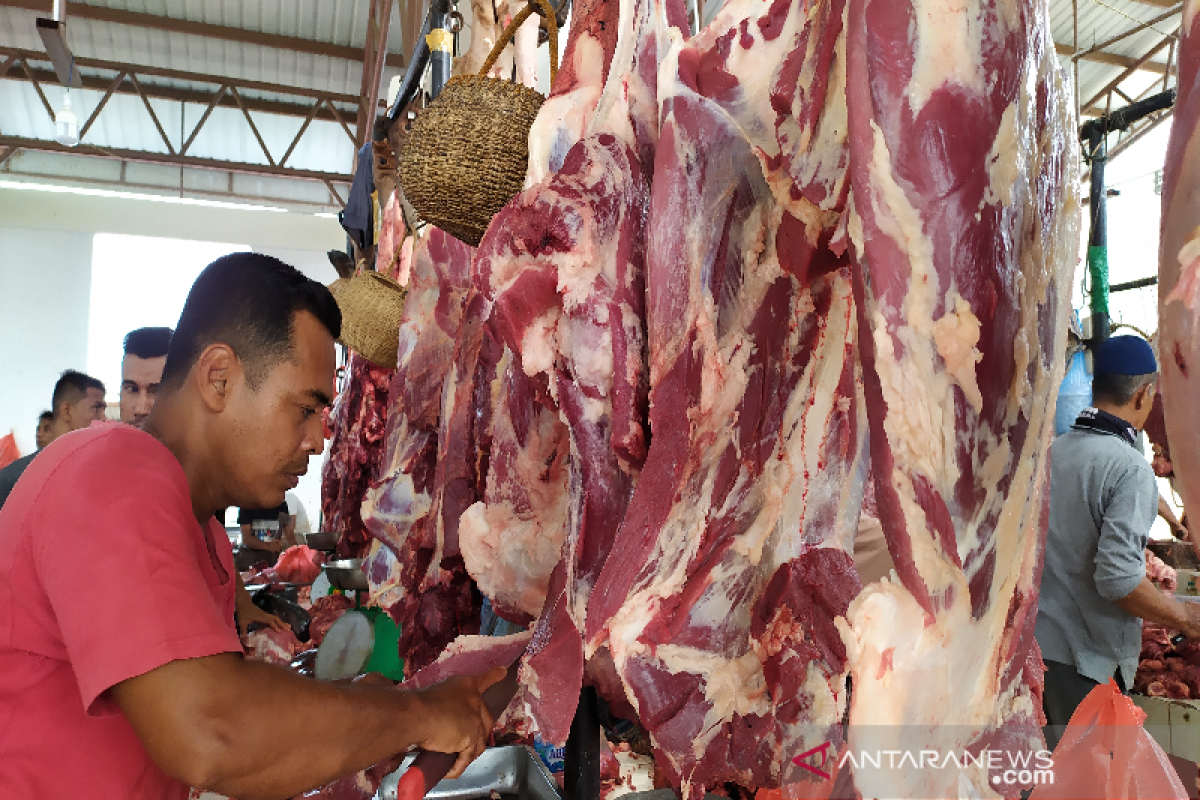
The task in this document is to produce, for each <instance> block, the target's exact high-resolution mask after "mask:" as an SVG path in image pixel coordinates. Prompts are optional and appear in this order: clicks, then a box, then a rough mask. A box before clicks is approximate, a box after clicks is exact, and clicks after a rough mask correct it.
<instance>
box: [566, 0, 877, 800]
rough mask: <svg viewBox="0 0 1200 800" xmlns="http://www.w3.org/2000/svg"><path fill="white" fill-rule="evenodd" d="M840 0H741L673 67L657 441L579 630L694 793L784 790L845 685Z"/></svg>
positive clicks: (848, 389)
mask: <svg viewBox="0 0 1200 800" xmlns="http://www.w3.org/2000/svg"><path fill="white" fill-rule="evenodd" d="M842 11H843V5H842V4H841V3H830V4H823V5H820V6H813V7H812V8H811V9H809V8H807V7H806V6H805V5H804V4H799V3H786V2H778V3H774V4H768V3H761V2H736V1H735V2H732V3H730V4H727V5H726V6H725V7H724V8H723V9H722V10H721V11H720V12H719V13H718V15H717V17H716V18H715V19H714V21H713V22H712V23H711V24H710V25H709V26H708V27H707V28H706V29H705V30H704V31H702V32H701V33H699V34H698V35H697V36H696V37H694V38H693V39H692V40H690V41H689V42H687V43H686V44H684V45H682V46H681V47H678V48H677V49H674V50H672V51H670V52H669V53H668V54H667V55H666V56H665V58H664V63H663V66H662V68H661V71H660V82H659V100H660V102H661V104H662V106H661V107H662V118H661V132H660V137H659V141H658V148H657V152H656V156H655V167H654V176H653V188H652V200H651V207H650V217H649V222H648V230H649V239H648V243H647V285H648V311H647V324H648V329H649V357H650V365H649V366H650V371H651V379H650V384H651V386H652V387H653V388H652V390H651V395H650V400H651V410H650V428H651V430H652V431H653V439H652V441H651V445H650V449H649V455H648V457H647V460H646V464H645V467H644V469H643V471H642V473H641V477H640V479H639V481H638V484H637V486H636V488H635V491H634V495H633V500H632V502H631V504H630V507H629V511H628V513H627V514H626V516H625V519H624V522H623V524H622V527H621V530H620V533H619V535H618V539H617V542H616V543H615V545H614V546H613V548H612V552H611V555H610V556H609V558H608V561H607V563H606V564H605V566H604V570H603V572H602V574H601V576H600V579H599V581H598V582H597V583H596V588H595V590H594V591H593V593H592V597H591V600H590V602H589V604H588V610H587V614H588V616H587V635H588V640H589V644H590V646H591V647H597V646H607V647H608V648H609V649H610V650H611V652H612V656H613V659H614V661H615V665H616V669H617V671H618V673H619V674H620V676H621V678H622V680H623V682H624V685H625V687H626V689H627V691H628V692H629V694H630V697H631V699H632V700H633V702H634V706H635V707H636V709H637V712H638V715H639V717H640V720H641V722H642V724H643V725H644V726H645V727H646V728H647V729H648V730H649V732H650V734H651V737H652V740H653V743H654V746H655V748H656V751H657V753H658V762H659V764H660V765H661V766H662V767H663V768H664V770H665V771H666V772H667V774H668V776H669V778H670V779H671V781H672V782H673V783H675V784H676V785H682V787H683V789H684V790H685V792H687V793H688V794H690V795H692V796H698V795H699V794H700V793H702V792H703V791H704V788H705V787H706V786H709V785H712V784H714V783H719V782H724V781H736V782H739V783H743V784H745V785H754V786H765V785H778V783H779V781H781V780H782V778H783V775H782V769H783V766H784V765H785V764H787V763H788V760H789V756H790V755H791V754H794V753H801V752H804V751H805V750H807V749H809V748H811V747H813V746H816V745H819V744H821V743H822V742H823V741H825V740H826V739H827V738H828V737H829V736H830V735H831V731H830V728H831V726H833V725H834V724H835V723H836V722H837V721H838V720H839V719H840V716H841V715H840V713H839V706H840V705H841V704H842V703H844V699H845V694H844V692H843V691H842V688H843V673H844V670H845V666H846V664H845V658H846V653H845V649H844V646H843V644H842V640H841V636H840V635H839V633H838V631H837V629H836V628H835V626H834V624H833V619H834V618H835V617H837V616H839V615H841V614H843V613H844V612H845V610H846V607H847V605H848V604H849V602H850V600H851V599H852V598H853V597H854V595H855V594H857V592H858V588H859V587H858V581H857V578H856V575H855V573H854V569H853V565H852V563H851V560H850V557H849V556H848V555H847V553H846V549H845V548H847V547H848V542H849V539H850V537H852V532H853V530H854V529H855V527H856V523H857V518H858V503H859V500H860V497H861V494H860V486H859V484H858V481H857V480H856V476H857V474H858V473H859V471H860V470H859V464H860V456H861V453H862V428H861V426H860V413H861V406H860V405H859V398H858V393H857V391H856V388H855V384H856V381H855V370H856V364H855V338H856V334H857V326H856V322H855V314H854V303H853V298H852V291H851V281H850V271H849V261H848V259H847V258H846V257H845V255H844V248H842V249H841V250H840V252H838V251H834V250H833V249H831V248H830V247H829V242H830V240H831V238H832V237H833V235H834V233H835V232H836V229H837V223H838V221H839V219H840V216H841V213H842V212H843V210H844V201H845V182H844V179H843V177H842V172H843V170H844V163H845V158H846V153H845V149H844V135H845V130H844V125H842V126H841V130H840V131H839V130H838V128H839V124H838V119H839V118H841V119H844V111H839V109H842V108H843V106H844V100H843V98H842V95H841V88H842V85H843V84H842V81H843V80H844V69H845V54H844V50H843V48H842V46H841V25H842V16H843V15H842ZM802 75H803V76H805V78H804V79H803V80H802V79H801V78H800V76H802ZM801 86H802V87H803V89H801V88H800V87H801Z"/></svg>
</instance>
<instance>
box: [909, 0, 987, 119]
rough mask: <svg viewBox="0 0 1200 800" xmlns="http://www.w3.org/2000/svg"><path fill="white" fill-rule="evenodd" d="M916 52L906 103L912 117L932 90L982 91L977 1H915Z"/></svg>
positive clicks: (980, 24)
mask: <svg viewBox="0 0 1200 800" xmlns="http://www.w3.org/2000/svg"><path fill="white" fill-rule="evenodd" d="M912 6H913V21H914V23H915V27H916V30H915V31H914V34H913V35H914V36H915V39H916V53H915V55H914V57H913V68H912V78H911V79H910V80H909V83H908V102H909V107H910V108H911V109H912V114H913V116H914V117H915V116H916V115H917V114H918V113H919V112H920V110H921V108H922V107H924V105H925V103H926V102H928V100H929V98H930V96H932V95H933V93H934V92H935V91H937V90H938V89H940V88H942V87H943V86H946V85H947V84H952V83H953V84H958V85H960V86H963V87H964V88H966V89H969V90H970V91H974V92H979V93H982V92H983V91H984V79H983V63H982V62H983V58H982V55H981V52H980V51H981V46H982V43H983V20H982V18H981V17H982V15H981V13H980V12H981V9H980V2H979V0H914V2H913V4H912Z"/></svg>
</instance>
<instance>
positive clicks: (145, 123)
mask: <svg viewBox="0 0 1200 800" xmlns="http://www.w3.org/2000/svg"><path fill="white" fill-rule="evenodd" d="M1074 4H1075V5H1077V8H1078V32H1079V37H1078V41H1075V39H1074V34H1073V29H1074V25H1073V14H1074V11H1073V0H1049V12H1050V13H1049V22H1050V28H1051V32H1052V34H1053V37H1054V40H1055V42H1056V43H1057V44H1058V45H1060V46H1067V47H1072V48H1074V49H1076V50H1086V49H1088V48H1091V47H1093V46H1095V45H1096V44H1099V43H1103V42H1106V41H1107V40H1109V39H1111V38H1113V37H1115V36H1118V35H1120V34H1121V33H1123V32H1125V31H1128V30H1130V29H1132V28H1134V27H1135V26H1138V25H1142V24H1145V23H1147V22H1150V21H1151V20H1154V19H1155V18H1156V17H1160V16H1163V14H1164V12H1166V11H1167V10H1168V9H1165V8H1163V7H1161V6H1159V5H1155V4H1152V3H1150V2H1138V1H1137V0H1074ZM81 5H87V6H95V7H103V8H106V9H113V10H117V11H124V12H131V13H134V14H145V15H151V16H156V17H167V18H170V19H173V20H185V21H188V22H193V23H203V24H207V25H217V26H222V27H225V28H236V29H241V30H244V31H253V32H256V33H261V34H267V35H277V36H286V37H296V38H299V39H306V40H311V41H314V42H322V43H326V44H329V45H336V46H339V47H352V48H358V49H360V50H361V48H362V47H363V46H364V42H365V40H366V32H367V17H368V13H369V7H370V0H90V1H89V2H88V3H80V2H76V1H74V0H73V1H72V2H70V3H69V5H68V25H67V34H66V36H67V41H68V44H69V46H70V48H71V49H72V51H73V52H74V54H75V55H76V57H82V58H93V59H101V60H106V61H112V62H122V63H132V64H137V65H142V66H150V67H155V68H159V69H173V70H180V71H186V72H189V73H196V74H200V75H211V76H215V77H219V78H230V79H235V80H244V81H257V82H263V83H270V84H278V85H281V86H291V87H297V88H302V89H307V90H313V91H319V92H329V93H333V94H338V95H343V96H349V97H357V96H358V95H359V93H360V89H361V83H362V62H361V60H358V61H355V60H351V59H348V58H342V57H335V56H329V55H316V54H313V53H306V52H296V51H295V50H292V49H286V48H279V47H270V46H264V45H261V44H251V43H246V42H238V41H229V40H223V39H220V38H213V37H210V36H197V35H188V34H184V33H179V32H173V31H167V30H160V29H156V28H148V27H134V26H132V25H126V24H119V23H116V22H107V21H100V20H94V19H88V18H86V17H85V16H71V15H70V8H72V7H74V8H75V9H77V10H78V8H79V7H80V6H81ZM462 5H463V11H464V13H465V14H466V15H467V16H468V17H469V3H463V4H462ZM720 5H721V2H720V1H719V0H707V2H705V11H706V16H711V15H712V14H714V13H715V11H716V9H717V8H719V6H720ZM401 7H402V6H401V3H400V2H399V0H397V2H395V3H394V8H393V11H392V14H393V16H392V19H391V23H390V33H389V50H390V51H392V52H398V51H399V48H400V42H401V40H402V35H401V34H402V31H401V26H402V21H401V14H400V8H401ZM37 16H38V12H34V11H31V10H28V9H20V8H13V7H7V6H6V7H0V45H6V46H9V47H17V48H21V49H24V50H29V51H34V52H39V53H40V52H42V51H43V45H42V42H41V39H40V37H39V36H38V35H37V32H36V29H35V26H34V19H35V17H37ZM1178 24H1179V14H1178V12H1177V11H1176V12H1174V15H1173V16H1171V17H1170V18H1168V19H1164V20H1162V21H1160V22H1158V23H1155V24H1154V25H1153V26H1152V27H1148V28H1146V29H1145V30H1143V31H1140V32H1139V33H1136V34H1133V35H1130V36H1128V37H1126V38H1124V39H1122V40H1121V41H1120V42H1116V43H1114V44H1112V45H1108V46H1106V47H1105V52H1106V53H1107V54H1109V55H1110V56H1115V57H1118V58H1124V59H1127V60H1137V59H1140V58H1142V57H1143V56H1144V54H1145V53H1146V52H1148V51H1149V50H1150V49H1151V48H1153V47H1154V46H1155V45H1156V44H1158V43H1159V42H1160V41H1162V39H1163V37H1164V36H1165V35H1169V34H1171V33H1172V32H1173V31H1175V30H1176V29H1177V27H1178ZM468 37H469V33H467V34H466V35H465V36H464V39H466V38H468ZM1167 60H1168V52H1167V50H1166V49H1164V50H1163V51H1162V52H1160V53H1158V54H1157V55H1156V56H1155V57H1154V58H1153V59H1152V61H1153V62H1155V63H1157V64H1160V65H1162V64H1166V62H1167ZM1061 63H1062V64H1063V66H1064V68H1065V69H1066V70H1067V73H1068V74H1069V75H1072V74H1075V70H1074V69H1073V64H1072V60H1071V58H1070V56H1069V55H1064V56H1062V57H1061ZM43 66H44V65H43ZM1124 70H1125V67H1124V66H1123V65H1122V64H1112V63H1099V62H1097V61H1094V60H1087V59H1084V60H1079V61H1078V71H1077V75H1078V86H1079V89H1078V94H1079V98H1080V100H1081V101H1085V102H1086V101H1088V100H1090V99H1091V98H1092V97H1093V96H1094V95H1096V94H1097V93H1098V92H1099V91H1101V90H1102V89H1103V88H1104V87H1106V86H1107V85H1108V84H1109V83H1110V82H1111V81H1113V80H1114V79H1116V78H1117V77H1118V76H1120V75H1121V74H1122V72H1123V71H1124ZM81 71H83V72H85V74H90V75H93V76H99V77H102V78H104V79H106V80H107V79H109V78H111V77H112V76H113V74H114V73H113V72H111V71H109V72H105V71H103V70H98V69H91V70H89V69H87V68H81ZM397 71H398V70H396V69H394V68H386V69H385V70H384V74H383V80H382V86H381V90H380V91H381V93H385V92H386V88H385V87H386V86H387V84H388V82H389V80H390V78H391V77H392V76H393V75H394V74H396V72H397ZM143 81H144V82H145V83H152V84H155V85H158V86H168V87H173V88H176V89H191V90H196V91H200V92H209V93H211V92H212V91H214V90H215V89H216V85H215V84H212V83H196V82H189V81H181V80H173V79H169V78H164V77H146V78H143ZM1161 81H1162V75H1161V71H1160V73H1159V74H1156V73H1154V72H1146V71H1139V72H1136V73H1134V74H1132V75H1131V76H1129V77H1128V78H1127V79H1125V80H1124V81H1123V82H1122V84H1121V88H1122V90H1123V91H1124V92H1125V93H1126V94H1127V95H1129V96H1131V97H1137V96H1138V95H1139V94H1141V93H1142V92H1144V91H1145V92H1149V91H1154V89H1155V87H1156V86H1161V85H1162V83H1161ZM1170 85H1174V81H1173V79H1172V80H1171V81H1170ZM45 89H46V91H47V94H48V96H49V98H50V102H51V103H52V105H54V106H55V107H56V108H57V107H58V105H59V104H60V102H61V100H60V98H61V89H60V88H59V87H56V86H46V87H45ZM72 94H73V99H74V104H75V110H76V112H77V113H78V114H79V116H80V118H81V120H83V119H86V118H87V116H88V114H89V113H90V112H91V110H92V109H94V108H95V106H96V104H97V103H98V102H99V101H100V98H101V96H102V92H99V91H95V90H76V91H74V92H73V93H72ZM243 95H244V96H246V97H256V98H260V99H264V100H286V101H288V102H292V103H297V102H308V101H304V100H303V98H297V97H296V96H290V97H285V96H284V95H281V94H278V93H272V92H270V91H256V90H249V89H247V90H244V91H243ZM1101 102H1103V101H1101ZM1123 102H1124V101H1123V100H1122V101H1120V103H1119V104H1123ZM151 103H152V105H153V106H154V108H155V112H156V114H158V116H159V119H160V122H161V123H162V125H163V127H164V129H165V130H166V133H167V135H168V137H169V138H170V139H171V142H172V147H174V148H175V149H178V148H179V146H180V143H181V141H182V140H183V139H185V138H186V137H187V135H189V134H190V133H191V130H192V128H193V127H194V125H195V123H196V121H197V120H198V119H199V118H200V116H201V114H203V113H204V108H205V106H204V105H203V104H202V103H194V102H189V103H182V102H179V101H177V100H166V99H153V100H152V101H151ZM342 112H343V114H344V117H345V119H346V121H347V122H348V123H349V124H350V125H351V126H353V124H354V114H353V111H351V110H349V109H348V107H346V106H343V107H342ZM251 114H252V116H253V118H254V120H255V125H256V126H257V127H258V130H259V133H260V134H261V136H262V137H263V139H264V141H265V142H266V143H267V145H268V147H269V149H270V150H271V152H272V155H273V157H274V158H275V159H276V160H278V159H279V158H280V157H281V156H282V154H283V152H284V151H285V150H286V149H287V147H288V145H289V144H290V142H291V140H292V138H293V137H294V135H295V132H296V131H297V130H298V129H299V127H300V125H301V123H302V121H303V120H302V119H301V118H299V117H296V116H281V115H278V114H271V113H266V112H263V111H252V112H251ZM0 133H3V134H6V135H10V136H13V135H15V136H21V137H26V138H35V139H49V138H52V130H51V128H50V122H49V120H48V118H47V115H46V112H45V109H44V108H43V106H42V103H41V101H40V100H39V99H38V97H37V95H36V93H35V92H34V91H33V89H32V87H31V86H30V85H29V84H28V83H25V82H23V81H9V80H0ZM86 141H87V142H90V143H92V144H95V145H99V146H102V147H110V148H123V149H130V150H143V151H147V152H156V153H163V152H166V151H167V148H166V145H164V143H163V142H162V139H161V137H160V135H159V133H158V131H157V129H156V127H155V126H154V124H153V122H152V121H151V119H150V117H149V115H148V114H147V112H146V109H145V106H144V104H143V103H142V101H141V99H140V98H138V97H136V96H129V95H120V94H118V95H114V96H113V97H112V98H111V99H110V100H109V104H108V106H107V107H106V110H105V112H104V113H102V114H101V115H100V116H99V117H98V119H97V122H96V124H95V125H94V127H93V128H92V130H90V131H89V132H88V135H87V137H86ZM189 155H195V156H198V157H205V158H213V159H221V160H227V161H239V162H244V163H248V164H265V163H267V160H266V157H265V156H264V155H263V153H262V151H261V148H260V147H259V144H258V142H257V140H256V139H255V137H254V135H253V134H252V132H251V130H250V128H249V126H248V124H247V123H246V120H245V118H244V117H243V116H242V114H241V112H240V111H238V110H237V109H236V108H234V107H224V106H223V107H220V108H217V109H216V110H215V111H214V112H213V113H212V115H211V117H210V119H209V120H208V122H207V123H206V124H205V126H204V128H203V129H202V130H201V132H200V133H199V134H198V135H197V137H196V139H195V141H194V142H193V143H192V145H191V147H190V149H189ZM352 159H353V146H352V144H351V142H350V140H349V139H348V137H347V136H346V135H345V132H344V131H343V130H342V128H341V125H340V124H338V123H336V122H334V121H332V120H328V119H320V118H318V119H317V120H314V121H313V122H312V124H311V125H310V126H309V128H308V129H307V131H306V133H305V135H304V137H303V139H302V140H301V141H300V143H299V144H298V146H297V147H296V149H295V151H294V152H293V153H292V155H291V156H290V158H289V161H288V164H289V166H294V167H297V168H303V169H310V170H316V171H321V172H338V173H342V172H347V171H349V165H350V163H351V162H352ZM250 178H251V176H239V180H243V179H244V180H250ZM263 180H264V185H265V184H269V183H272V182H274V181H278V180H279V179H277V178H271V179H269V180H268V179H263Z"/></svg>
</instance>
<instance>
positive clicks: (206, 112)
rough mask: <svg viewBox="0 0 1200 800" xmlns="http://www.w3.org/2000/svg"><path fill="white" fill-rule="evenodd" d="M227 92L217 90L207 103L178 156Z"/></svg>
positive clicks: (225, 88)
mask: <svg viewBox="0 0 1200 800" xmlns="http://www.w3.org/2000/svg"><path fill="white" fill-rule="evenodd" d="M227 91H229V87H228V86H222V87H221V88H220V89H217V91H216V94H214V95H213V97H212V100H210V101H209V102H208V107H207V108H205V109H204V113H203V114H202V115H201V116H200V121H199V122H197V123H196V127H194V128H192V133H191V135H190V136H188V138H187V139H186V140H185V141H184V143H183V146H182V147H180V148H179V152H180V154H186V153H187V151H188V148H189V147H191V146H192V142H194V141H196V134H198V133H200V129H201V128H203V127H204V123H206V122H208V117H209V115H210V114H212V112H213V109H214V108H216V107H217V106H218V105H219V104H220V102H221V100H222V99H223V98H224V97H225V93H226V92H227ZM320 104H321V101H320V100H318V101H317V105H320Z"/></svg>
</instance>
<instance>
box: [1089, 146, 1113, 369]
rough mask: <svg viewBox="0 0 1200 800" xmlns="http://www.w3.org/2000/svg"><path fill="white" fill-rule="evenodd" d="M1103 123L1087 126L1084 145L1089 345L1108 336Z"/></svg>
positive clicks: (1106, 217) (1106, 224) (1106, 150)
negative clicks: (1087, 179) (1088, 217)
mask: <svg viewBox="0 0 1200 800" xmlns="http://www.w3.org/2000/svg"><path fill="white" fill-rule="evenodd" d="M1105 134H1106V131H1105V129H1104V126H1101V125H1091V126H1090V127H1089V128H1088V139H1087V147H1088V152H1089V154H1090V161H1091V166H1092V187H1091V195H1090V198H1089V203H1090V206H1091V208H1090V210H1091V229H1090V231H1089V232H1088V252H1087V263H1088V274H1089V277H1090V279H1091V284H1092V299H1091V303H1090V305H1091V311H1092V344H1093V345H1097V344H1099V343H1100V342H1103V341H1104V340H1105V339H1107V338H1108V334H1109V323H1108V210H1107V209H1108V194H1107V192H1106V191H1105V188H1104V165H1105V163H1106V162H1107V161H1108V145H1107V136H1106V135H1105Z"/></svg>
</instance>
